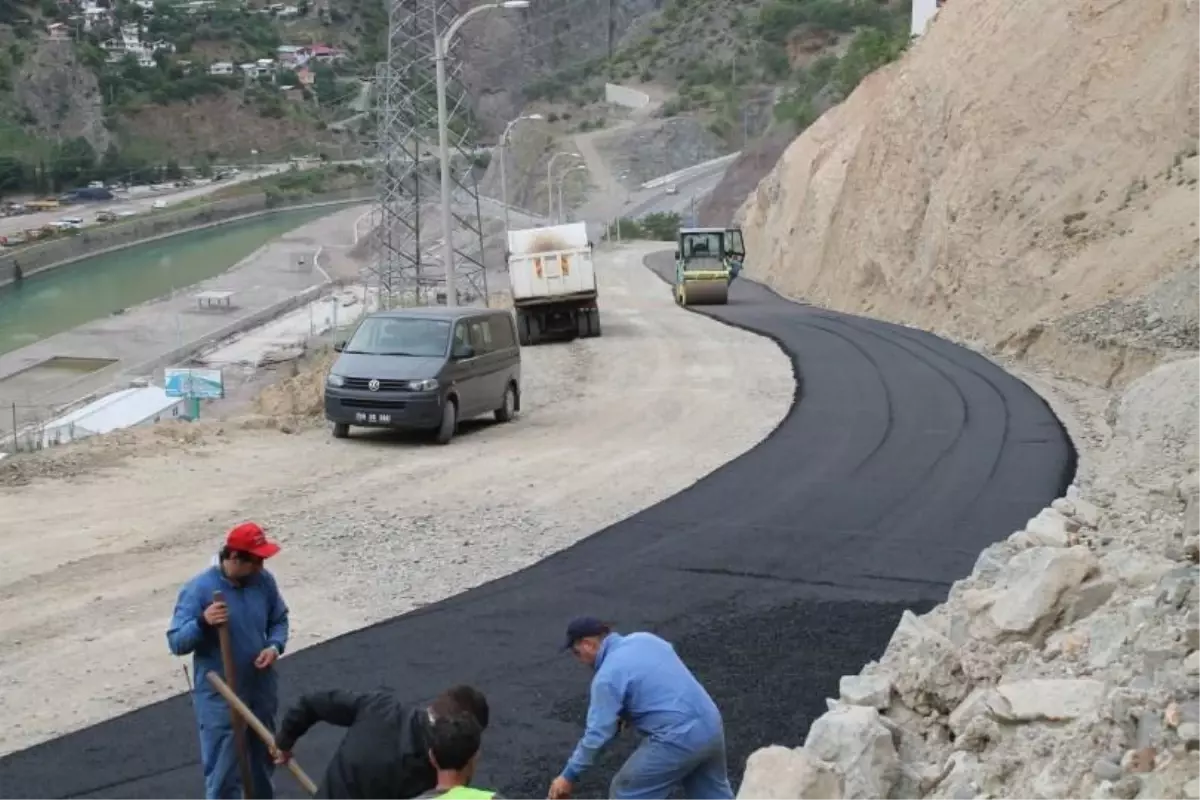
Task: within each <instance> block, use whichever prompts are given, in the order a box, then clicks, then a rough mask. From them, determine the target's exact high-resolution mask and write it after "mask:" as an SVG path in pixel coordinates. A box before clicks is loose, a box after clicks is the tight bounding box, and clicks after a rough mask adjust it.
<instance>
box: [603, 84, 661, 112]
mask: <svg viewBox="0 0 1200 800" xmlns="http://www.w3.org/2000/svg"><path fill="white" fill-rule="evenodd" d="M604 102H606V103H612V104H613V105H618V106H625V107H626V108H641V107H642V106H644V105H646V104H647V103H649V102H650V95H648V94H646V93H645V92H639V91H638V90H637V89H630V88H629V87H628V86H618V85H617V84H615V83H606V84H604Z"/></svg>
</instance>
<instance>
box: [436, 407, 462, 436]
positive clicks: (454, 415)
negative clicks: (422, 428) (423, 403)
mask: <svg viewBox="0 0 1200 800" xmlns="http://www.w3.org/2000/svg"><path fill="white" fill-rule="evenodd" d="M457 430H458V404H457V403H455V402H454V401H453V400H450V399H447V400H446V405H444V406H443V407H442V424H441V425H439V426H438V429H437V433H436V434H435V435H434V441H436V442H437V443H438V444H450V440H451V439H453V438H454V434H455V432H456V431H457Z"/></svg>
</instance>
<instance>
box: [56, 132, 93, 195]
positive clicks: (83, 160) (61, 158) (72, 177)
mask: <svg viewBox="0 0 1200 800" xmlns="http://www.w3.org/2000/svg"><path fill="white" fill-rule="evenodd" d="M50 163H51V164H52V165H53V166H52V168H51V173H50V174H51V177H52V178H53V180H54V185H55V186H58V187H62V188H65V187H70V186H75V185H77V184H79V183H83V182H85V181H86V180H88V179H90V177H91V175H92V173H93V172H94V171H95V168H96V151H95V149H93V148H92V145H91V144H90V143H89V142H88V140H87V139H84V138H83V137H82V136H77V137H75V138H74V139H68V140H67V141H65V142H63V143H62V144H60V145H57V146H56V147H55V148H54V150H53V155H52V157H51V159H50Z"/></svg>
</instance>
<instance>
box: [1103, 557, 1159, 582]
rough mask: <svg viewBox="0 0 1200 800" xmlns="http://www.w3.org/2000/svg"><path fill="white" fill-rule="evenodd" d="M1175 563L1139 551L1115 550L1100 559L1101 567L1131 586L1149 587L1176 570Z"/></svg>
mask: <svg viewBox="0 0 1200 800" xmlns="http://www.w3.org/2000/svg"><path fill="white" fill-rule="evenodd" d="M1175 566H1176V565H1175V563H1174V562H1173V561H1171V560H1170V559H1167V558H1164V557H1162V556H1152V555H1149V554H1147V553H1143V552H1141V551H1138V550H1113V551H1111V552H1109V553H1105V554H1104V557H1103V558H1102V559H1100V567H1101V568H1102V569H1103V570H1104V572H1105V573H1106V574H1109V575H1113V576H1114V577H1116V578H1117V579H1119V580H1120V581H1121V582H1122V583H1126V584H1129V585H1130V586H1149V585H1150V584H1152V583H1156V582H1157V581H1158V580H1159V579H1160V578H1162V577H1163V576H1164V575H1166V574H1167V573H1168V572H1170V571H1171V570H1173V569H1175Z"/></svg>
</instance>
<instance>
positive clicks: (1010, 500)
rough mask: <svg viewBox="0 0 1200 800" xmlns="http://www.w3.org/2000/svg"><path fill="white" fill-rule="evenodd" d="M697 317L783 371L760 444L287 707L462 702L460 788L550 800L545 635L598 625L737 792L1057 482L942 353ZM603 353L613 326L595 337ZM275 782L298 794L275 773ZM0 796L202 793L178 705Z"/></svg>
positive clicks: (414, 624)
mask: <svg viewBox="0 0 1200 800" xmlns="http://www.w3.org/2000/svg"><path fill="white" fill-rule="evenodd" d="M650 261H651V267H652V268H654V269H656V271H658V272H659V274H660V275H662V274H665V273H666V272H667V271H668V270H669V269H670V254H669V253H665V254H658V256H652V257H651V260H650ZM663 291H664V292H666V291H669V289H668V288H667V287H666V286H664V287H663ZM699 311H701V313H705V314H710V315H712V316H713V317H715V318H717V319H719V320H722V321H725V322H727V323H730V324H733V325H736V326H739V327H745V328H747V329H750V330H754V331H757V332H760V333H762V334H764V335H766V336H769V337H771V338H773V339H775V340H776V341H777V342H778V343H779V344H780V345H781V346H782V347H783V348H784V349H785V350H786V351H787V352H788V353H789V354H790V355H791V356H792V358H793V361H794V365H795V368H796V370H797V379H798V390H797V402H796V404H795V405H794V406H793V408H792V410H791V411H790V413H789V414H788V416H787V417H786V418H785V420H784V421H783V422H782V423H781V424H780V426H779V427H778V429H777V430H776V431H775V432H774V433H773V434H772V435H771V436H770V437H768V438H767V439H766V440H765V441H764V442H762V443H761V444H759V445H758V446H757V447H755V448H753V449H752V450H751V451H750V452H748V453H746V454H745V455H743V456H742V457H740V458H738V459H736V460H735V461H733V462H731V463H729V464H727V465H725V466H724V467H722V468H721V469H719V470H717V471H716V472H714V473H712V474H711V475H709V476H707V477H706V478H704V479H702V480H701V481H699V482H697V483H696V484H695V485H693V486H692V487H690V488H689V489H687V490H685V491H683V492H681V493H680V494H678V495H676V496H674V497H671V498H669V499H668V500H665V501H664V502H662V503H659V504H658V505H655V506H653V507H651V508H648V509H646V510H645V511H642V512H641V513H639V514H636V515H634V516H633V517H630V518H629V519H627V520H625V521H623V522H620V523H617V524H616V525H613V526H611V527H609V528H607V529H605V530H603V531H600V532H599V533H596V534H595V535H593V536H591V537H589V538H588V539H586V540H585V541H583V542H581V543H580V544H578V545H576V546H574V547H572V548H570V549H568V550H565V551H562V552H560V553H558V554H556V555H554V556H552V557H550V558H548V559H546V560H545V561H542V562H541V563H539V564H537V565H535V566H533V567H530V568H528V569H526V570H524V571H522V572H519V573H516V574H513V575H510V576H508V577H506V578H503V579H500V580H497V581H494V582H492V583H489V584H486V585H484V586H480V587H478V588H476V589H473V590H471V591H467V592H465V593H463V594H460V595H458V596H456V597H452V598H450V599H448V600H445V601H443V602H440V603H436V604H434V605H430V606H426V607H424V608H422V609H420V610H417V611H414V612H412V613H409V614H406V615H404V616H402V617H398V618H395V619H392V620H389V621H387V622H384V623H380V624H378V625H374V626H372V627H370V628H366V629H364V630H360V631H357V632H355V633H352V634H348V635H346V636H342V637H340V638H337V639H334V640H331V641H328V642H325V643H323V644H320V645H317V646H314V647H310V648H308V649H307V650H303V651H300V652H298V653H295V654H293V655H289V656H288V657H286V658H285V659H284V660H283V661H281V662H280V666H279V670H280V673H281V678H282V685H283V686H284V696H283V697H282V701H283V703H284V705H285V706H286V704H288V703H290V702H291V700H293V699H294V698H295V696H296V695H297V693H298V692H299V691H301V690H311V689H323V688H332V687H339V688H343V689H350V690H370V689H375V688H380V687H390V688H392V689H394V690H396V691H397V692H399V693H400V694H401V695H402V696H403V697H406V698H411V699H413V700H414V701H418V700H421V699H424V698H428V697H431V696H433V695H434V694H436V693H437V691H438V690H440V689H442V688H444V687H445V686H448V685H450V684H452V683H457V682H469V683H473V684H475V685H477V686H479V687H480V688H482V689H483V690H484V691H485V692H486V693H487V695H488V698H489V700H490V703H491V707H492V725H491V727H490V728H489V729H488V731H487V734H486V736H485V740H484V753H483V756H482V759H481V768H480V773H479V775H478V776H477V781H476V782H477V784H479V785H485V786H488V787H491V788H494V789H497V790H499V791H501V792H503V793H504V794H506V795H507V796H509V797H545V796H546V795H545V791H546V788H547V786H548V785H549V782H550V780H551V779H552V778H553V777H554V776H555V775H557V774H558V771H559V769H560V768H561V767H562V765H563V763H564V762H565V760H566V758H567V756H568V755H569V754H570V751H571V748H572V747H573V746H574V744H575V742H576V740H577V738H578V737H579V735H580V734H581V733H582V729H583V721H584V716H585V714H586V708H587V687H588V679H589V675H588V671H587V670H586V668H584V667H582V666H580V665H579V664H577V663H576V662H574V661H573V660H571V658H570V657H569V656H565V655H561V654H560V653H559V652H558V646H559V644H560V637H561V635H562V630H563V627H564V625H565V623H566V621H567V619H568V618H569V617H570V616H572V615H574V614H579V613H591V614H597V615H601V616H604V617H607V618H609V619H612V620H614V621H615V622H616V623H617V624H618V626H619V628H620V629H622V630H626V631H628V630H635V629H646V630H653V631H655V632H657V633H659V634H660V635H663V636H665V637H667V638H668V639H670V640H671V641H673V642H674V643H675V645H676V647H677V649H678V650H679V652H680V653H681V655H682V657H683V658H684V660H685V661H687V663H688V664H690V665H691V667H692V668H693V670H694V671H695V672H696V673H697V675H698V676H699V677H700V679H701V680H702V681H703V682H704V683H705V685H706V686H707V687H708V689H709V691H710V693H712V695H713V696H714V698H715V699H716V701H717V703H718V705H719V706H720V707H721V709H722V712H723V713H724V716H725V723H726V734H727V738H728V747H729V759H730V772H731V778H732V779H733V780H734V785H735V788H736V785H737V783H738V781H740V777H741V772H742V769H743V767H744V765H745V761H746V757H747V756H748V755H749V754H750V753H751V752H752V751H753V750H754V749H756V748H758V747H761V746H763V745H766V744H770V743H773V742H776V743H787V744H792V745H797V744H800V743H801V742H802V741H803V738H804V735H805V733H806V731H807V729H808V725H809V723H810V722H811V721H812V720H813V719H814V718H815V717H817V716H819V715H820V714H821V713H822V712H823V711H824V709H825V703H824V698H825V697H836V696H837V683H838V678H839V677H840V676H841V675H843V674H851V673H856V672H857V671H858V670H859V669H860V667H861V666H862V665H863V664H864V663H865V662H866V661H868V660H870V659H872V658H876V657H878V656H879V655H880V653H881V652H882V651H883V649H884V647H885V646H886V644H887V641H888V639H889V637H890V635H891V632H892V630H893V629H894V627H895V624H896V621H897V620H898V618H899V616H900V613H901V611H902V610H903V609H905V608H912V609H913V610H915V611H917V612H918V613H920V612H923V611H925V610H927V609H928V608H929V607H931V606H932V605H933V604H934V603H936V602H939V601H940V600H942V599H944V597H945V595H946V592H947V591H948V589H949V587H950V584H951V582H952V581H954V580H956V579H958V578H960V577H963V576H965V575H966V574H967V573H969V572H970V570H971V567H972V565H973V563H974V561H975V558H976V556H977V555H978V553H979V551H980V550H981V549H983V548H984V547H986V546H987V545H988V544H990V543H992V542H994V541H996V540H998V539H1001V538H1003V537H1005V536H1007V535H1008V534H1010V533H1011V532H1012V531H1014V530H1017V529H1019V528H1021V527H1022V526H1023V525H1024V523H1025V522H1026V521H1027V520H1028V519H1029V518H1030V517H1032V516H1033V515H1034V514H1036V513H1037V512H1038V510H1039V509H1041V508H1042V507H1043V506H1045V505H1047V504H1049V503H1050V501H1051V500H1053V499H1054V498H1055V497H1057V496H1059V495H1061V494H1062V493H1063V491H1064V489H1065V487H1066V485H1067V483H1068V482H1069V481H1070V479H1071V477H1072V476H1073V474H1074V467H1075V454H1074V450H1073V448H1072V446H1071V444H1070V441H1069V439H1068V438H1067V436H1066V434H1065V432H1064V431H1063V429H1062V427H1061V426H1060V424H1059V423H1058V421H1057V420H1056V418H1055V417H1054V415H1053V414H1052V413H1051V411H1050V410H1049V408H1048V407H1047V406H1046V404H1045V403H1044V402H1043V401H1042V400H1041V399H1040V398H1039V397H1038V396H1037V395H1036V394H1035V393H1034V392H1033V391H1032V390H1030V389H1029V388H1028V387H1026V386H1025V385H1024V384H1023V383H1021V382H1020V381H1018V380H1017V379H1015V378H1013V377H1012V376H1010V375H1008V374H1007V373H1005V372H1004V371H1003V370H1001V369H1000V368H999V367H997V366H995V365H993V364H992V363H991V362H989V361H987V360H986V359H984V358H982V357H980V356H978V355H976V354H974V353H971V352H969V351H967V350H964V349H962V348H960V347H958V346H956V345H953V344H950V343H949V342H947V341H945V340H942V339H939V338H937V337H935V336H933V335H931V334H927V333H923V332H921V331H917V330H912V329H909V328H905V327H902V326H896V325H890V324H886V323H882V322H876V321H872V320H866V319H861V318H857V317H850V316H845V315H842V314H836V313H832V312H829V311H823V310H819V309H815V308H810V307H806V306H803V305H799V304H796V303H792V302H790V301H787V300H784V299H782V298H781V297H779V296H778V295H776V294H774V293H773V292H771V291H770V290H768V289H766V288H764V287H763V286H760V285H758V284H755V283H752V282H749V281H746V280H739V281H737V282H735V283H734V285H733V287H732V291H731V293H730V303H729V304H728V305H726V306H710V307H704V308H701V309H699ZM602 313H603V312H602ZM604 335H605V336H606V337H607V336H611V337H619V336H621V335H623V331H622V330H621V328H620V326H619V325H618V324H616V323H613V324H611V325H608V326H606V328H605V331H604ZM752 389H753V387H750V386H745V385H741V384H739V383H738V382H737V381H736V380H733V381H729V382H724V383H720V384H715V385H713V386H712V387H711V391H713V392H721V393H724V394H726V395H727V396H728V399H729V413H730V414H754V413H756V410H755V408H754V405H753V402H751V401H747V400H745V398H746V397H748V396H751V390H752ZM687 409H688V398H686V397H680V398H679V403H678V411H679V413H680V414H687ZM497 481H498V483H499V484H500V486H499V487H498V488H503V482H504V478H503V476H502V475H500V474H498V475H497ZM401 535H402V533H401ZM331 569H336V566H335V565H331ZM396 580H397V581H404V580H406V576H405V575H397V576H396ZM284 590H285V593H286V587H284ZM169 611H170V610H169V609H164V612H163V613H164V617H163V619H164V625H165V623H166V615H168V614H169ZM163 647H164V648H165V647H166V643H165V639H164V643H163ZM10 724H11V722H10ZM339 738H340V730H339V729H337V728H333V727H329V726H321V725H319V726H317V727H316V728H314V729H313V730H312V731H310V732H309V734H308V735H307V736H306V737H305V738H304V739H302V740H301V743H300V745H299V746H298V747H297V749H296V757H297V759H298V760H299V762H300V763H301V764H302V765H304V767H305V768H306V769H307V770H308V772H309V773H310V774H311V775H312V776H313V777H314V778H316V779H318V780H319V778H320V776H321V775H322V774H323V772H324V766H325V763H326V761H327V759H328V757H329V755H330V754H331V753H332V751H333V749H334V748H335V747H336V745H337V743H338V741H339ZM633 738H634V737H633V736H632V735H628V734H627V735H625V736H624V737H622V739H623V740H620V741H617V742H614V743H613V745H612V746H611V747H610V751H609V752H608V753H606V754H605V755H604V756H603V757H602V758H601V760H600V762H599V763H598V764H597V766H596V767H595V768H593V769H592V770H591V771H590V772H589V773H588V774H587V775H586V776H585V778H584V780H583V781H582V782H581V784H580V785H579V786H578V787H577V790H576V796H577V797H601V796H607V794H605V792H606V791H607V785H608V780H609V779H610V778H611V777H612V775H613V773H614V771H615V770H616V768H617V767H618V766H619V764H620V761H621V759H622V758H623V756H624V755H625V754H627V753H628V752H629V751H630V750H631V749H632V747H633V745H634V741H633ZM276 785H277V790H278V792H279V795H280V796H284V797H302V796H303V794H302V793H301V791H300V789H299V787H298V786H297V784H296V783H295V781H294V780H293V779H292V778H291V776H290V775H288V774H287V773H286V772H285V771H283V770H280V771H278V772H277V773H276ZM0 796H4V797H139V798H140V797H202V796H203V781H202V777H201V768H200V764H199V750H198V741H197V735H196V731H195V727H194V724H193V717H192V711H191V707H190V705H189V700H188V698H187V696H185V695H181V696H178V697H175V698H171V699H169V700H166V701H163V702H160V703H157V704H155V705H152V706H150V707H147V708H144V709H141V710H139V711H135V712H132V713H129V714H126V715H124V716H121V717H118V718H116V719H113V720H110V721H108V722H104V723H101V724H98V725H95V726H93V727H91V728H87V729H84V730H82V731H78V732H76V733H73V734H70V735H67V736H63V737H61V738H59V739H56V740H53V741H50V742H47V743H44V744H42V745H38V746H36V747H33V748H30V749H28V750H24V751H21V752H18V753H14V754H12V755H10V756H8V757H6V758H4V759H0Z"/></svg>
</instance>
